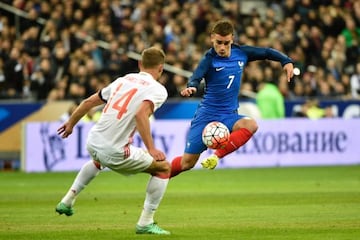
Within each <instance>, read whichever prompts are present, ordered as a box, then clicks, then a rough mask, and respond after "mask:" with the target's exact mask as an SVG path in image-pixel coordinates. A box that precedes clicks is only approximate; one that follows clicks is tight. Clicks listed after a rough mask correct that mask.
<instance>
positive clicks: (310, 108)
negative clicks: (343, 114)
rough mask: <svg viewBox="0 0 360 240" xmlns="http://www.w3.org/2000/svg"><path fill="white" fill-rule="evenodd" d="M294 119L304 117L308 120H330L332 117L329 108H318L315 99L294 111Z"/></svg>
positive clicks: (331, 111) (332, 114)
mask: <svg viewBox="0 0 360 240" xmlns="http://www.w3.org/2000/svg"><path fill="white" fill-rule="evenodd" d="M294 117H306V118H309V119H314V120H316V119H320V118H332V117H334V113H333V110H332V108H331V106H327V107H324V108H322V107H320V106H319V102H318V101H317V100H315V99H312V100H308V101H306V102H305V103H304V104H302V105H301V106H300V108H299V109H298V110H297V111H295V113H294Z"/></svg>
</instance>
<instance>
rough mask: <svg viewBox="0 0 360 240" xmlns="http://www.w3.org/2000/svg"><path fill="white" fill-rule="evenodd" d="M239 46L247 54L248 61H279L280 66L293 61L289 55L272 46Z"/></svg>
mask: <svg viewBox="0 0 360 240" xmlns="http://www.w3.org/2000/svg"><path fill="white" fill-rule="evenodd" d="M240 48H241V50H243V51H244V52H245V53H246V55H247V56H248V60H249V62H251V61H256V60H265V59H267V60H272V61H277V62H280V63H281V65H282V66H284V65H286V64H288V63H293V60H292V59H291V58H290V57H288V56H287V55H285V54H284V53H282V52H280V51H278V50H276V49H273V48H263V47H253V46H241V47H240Z"/></svg>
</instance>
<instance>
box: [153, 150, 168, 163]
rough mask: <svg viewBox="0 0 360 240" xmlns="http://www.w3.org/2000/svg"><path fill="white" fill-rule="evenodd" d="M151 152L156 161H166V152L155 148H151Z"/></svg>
mask: <svg viewBox="0 0 360 240" xmlns="http://www.w3.org/2000/svg"><path fill="white" fill-rule="evenodd" d="M149 154H150V155H151V156H152V157H153V158H154V160H155V161H164V160H165V159H166V156H165V153H163V152H162V151H160V150H157V149H155V148H154V149H151V150H149Z"/></svg>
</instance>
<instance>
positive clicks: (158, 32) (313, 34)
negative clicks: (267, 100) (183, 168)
mask: <svg viewBox="0 0 360 240" xmlns="http://www.w3.org/2000/svg"><path fill="white" fill-rule="evenodd" d="M2 2H3V3H6V4H9V5H11V6H13V7H15V8H17V9H19V10H22V11H24V12H26V13H27V16H28V18H20V21H19V22H18V23H17V22H16V20H15V19H16V18H14V15H13V13H11V12H8V11H6V10H3V9H1V10H0V98H1V99H11V98H21V99H34V100H43V101H52V100H62V99H73V100H79V99H83V98H85V97H87V96H89V95H90V94H92V93H94V92H96V91H97V90H98V89H100V88H102V87H103V86H105V85H106V84H108V83H109V82H111V81H112V80H113V79H114V78H116V77H117V76H120V75H123V74H126V73H128V72H134V71H137V70H138V68H137V60H135V59H132V58H129V56H128V54H127V52H128V51H132V52H136V53H141V51H142V50H143V49H144V48H146V47H149V46H152V45H158V46H159V47H162V48H163V49H164V50H165V52H166V55H167V59H166V60H167V63H168V64H170V65H172V66H174V67H176V68H180V69H184V70H187V71H190V72H191V71H192V70H193V69H194V68H195V66H196V64H197V63H198V62H199V60H200V58H201V56H202V54H203V53H204V52H205V51H206V50H207V49H208V48H209V47H211V43H210V42H209V40H210V39H209V28H210V27H211V25H212V24H213V23H214V22H215V21H217V20H219V19H222V18H228V19H231V20H232V21H233V22H234V25H235V27H236V36H235V39H236V41H235V42H236V43H237V44H248V45H253V46H263V47H264V46H265V47H272V48H275V49H278V50H280V51H283V52H284V53H286V54H288V55H289V56H290V57H291V58H292V59H293V60H294V62H295V67H297V68H299V70H300V75H298V76H295V78H294V81H292V83H290V84H288V83H287V81H286V78H285V75H284V74H282V68H281V66H280V65H279V64H278V63H273V62H271V61H259V62H252V63H250V64H249V66H248V68H246V70H245V73H244V76H243V86H242V90H244V92H254V93H256V92H257V91H258V86H259V85H260V83H261V82H266V81H270V82H275V83H276V84H277V86H278V88H279V89H280V91H281V93H282V94H283V96H284V98H285V99H298V98H313V97H317V98H338V99H360V63H359V62H360V1H357V0H317V1H311V0H277V1H264V2H265V3H266V4H267V7H266V9H265V11H264V14H260V12H259V9H257V8H254V9H253V10H252V11H251V12H250V13H247V14H243V13H242V11H241V10H240V9H241V5H240V6H239V3H240V4H241V1H230V0H199V1H193V0H143V1H136V0H133V1H130V0H66V1H62V0H14V1H10V0H3V1H2ZM39 19H45V20H46V21H45V22H43V23H40V21H39ZM99 41H102V42H106V43H108V47H106V48H104V47H103V46H101V45H99V44H98V43H99ZM161 81H163V82H164V83H165V85H166V88H167V90H168V93H169V97H179V89H182V88H183V87H184V86H185V85H186V82H187V78H186V76H181V75H179V74H175V73H172V72H166V73H165V74H163V76H162V78H161ZM199 94H201V92H200V93H199Z"/></svg>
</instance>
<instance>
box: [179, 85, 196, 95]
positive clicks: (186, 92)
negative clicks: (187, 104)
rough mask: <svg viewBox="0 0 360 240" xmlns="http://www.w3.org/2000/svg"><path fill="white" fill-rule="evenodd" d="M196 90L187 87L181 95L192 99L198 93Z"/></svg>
mask: <svg viewBox="0 0 360 240" xmlns="http://www.w3.org/2000/svg"><path fill="white" fill-rule="evenodd" d="M196 91H197V90H196V88H195V87H187V88H185V89H183V90H182V91H181V92H180V94H181V96H183V97H190V96H192V95H193V94H194V93H196Z"/></svg>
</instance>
